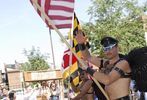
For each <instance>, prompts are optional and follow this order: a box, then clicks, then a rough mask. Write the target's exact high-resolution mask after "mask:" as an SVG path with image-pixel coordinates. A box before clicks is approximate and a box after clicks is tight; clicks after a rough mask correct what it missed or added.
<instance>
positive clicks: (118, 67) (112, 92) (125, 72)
mask: <svg viewBox="0 0 147 100" xmlns="http://www.w3.org/2000/svg"><path fill="white" fill-rule="evenodd" d="M76 40H77V42H78V44H79V48H80V50H81V52H82V56H83V58H84V60H86V61H89V62H91V63H93V64H94V65H96V66H98V67H100V66H101V65H103V68H101V70H100V71H94V70H93V69H91V68H90V67H87V66H85V67H83V69H85V70H86V71H87V72H88V73H89V74H90V75H91V76H93V77H94V78H95V79H96V80H98V81H99V82H101V83H103V84H104V85H105V91H106V93H107V94H108V96H109V98H110V100H130V98H129V86H130V80H131V79H130V75H131V74H130V72H131V69H130V66H129V64H128V62H127V61H126V60H124V59H120V56H119V47H118V41H117V40H116V39H115V38H112V37H104V38H103V39H102V40H101V45H102V47H103V51H104V55H105V59H107V60H105V59H103V58H100V57H96V56H91V55H90V53H89V52H88V49H87V47H86V46H85V44H84V43H85V41H86V38H85V37H84V36H83V34H82V31H79V32H78V34H77V36H76Z"/></svg>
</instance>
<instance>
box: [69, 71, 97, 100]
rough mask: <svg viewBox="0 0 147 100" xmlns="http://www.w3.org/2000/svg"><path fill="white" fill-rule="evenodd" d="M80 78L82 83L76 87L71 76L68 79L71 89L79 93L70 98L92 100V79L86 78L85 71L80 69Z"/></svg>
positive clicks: (73, 99)
mask: <svg viewBox="0 0 147 100" xmlns="http://www.w3.org/2000/svg"><path fill="white" fill-rule="evenodd" d="M80 79H81V80H82V83H81V84H80V85H79V86H78V87H76V86H75V85H74V83H73V81H72V77H71V79H70V81H71V87H72V89H73V91H74V92H75V93H78V92H79V94H78V95H77V96H75V97H74V98H72V99H71V100H94V91H93V87H92V84H93V81H92V80H91V79H89V78H88V74H87V73H86V71H84V70H82V71H81V72H80Z"/></svg>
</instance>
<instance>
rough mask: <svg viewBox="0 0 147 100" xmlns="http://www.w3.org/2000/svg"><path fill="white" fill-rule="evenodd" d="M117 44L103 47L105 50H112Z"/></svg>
mask: <svg viewBox="0 0 147 100" xmlns="http://www.w3.org/2000/svg"><path fill="white" fill-rule="evenodd" d="M115 46H116V44H112V45H110V46H107V47H103V50H104V51H109V50H111V49H112V48H113V47H115Z"/></svg>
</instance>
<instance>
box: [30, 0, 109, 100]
mask: <svg viewBox="0 0 147 100" xmlns="http://www.w3.org/2000/svg"><path fill="white" fill-rule="evenodd" d="M32 2H33V3H34V4H35V5H36V7H37V8H38V9H39V10H40V12H41V13H42V14H43V16H44V17H45V18H46V19H47V21H48V22H49V24H50V25H52V27H53V29H55V31H56V32H57V33H58V35H59V36H60V38H61V39H62V40H63V41H64V43H65V44H66V45H67V47H68V48H69V49H70V51H71V52H72V53H73V54H74V56H75V57H76V58H77V59H78V61H79V62H80V63H81V65H82V66H86V65H85V64H84V63H83V61H82V59H80V58H79V57H78V56H77V54H76V53H75V52H74V51H73V50H72V47H71V46H70V44H69V43H68V42H67V41H66V39H65V38H64V37H63V35H62V34H61V32H60V31H59V30H58V29H57V27H56V26H55V25H54V23H53V22H52V21H51V20H50V19H49V17H48V16H47V15H46V13H45V12H44V11H43V9H42V8H41V7H40V5H38V3H37V0H32ZM92 79H93V80H94V82H95V83H96V84H97V86H98V87H99V88H100V90H101V91H102V93H103V94H104V95H105V97H106V98H107V100H110V99H109V97H108V95H107V94H106V92H105V91H104V89H103V88H102V87H101V85H100V84H99V82H98V81H97V80H96V79H95V78H94V77H92Z"/></svg>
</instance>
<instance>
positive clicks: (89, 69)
mask: <svg viewBox="0 0 147 100" xmlns="http://www.w3.org/2000/svg"><path fill="white" fill-rule="evenodd" d="M86 71H87V73H89V74H90V75H91V76H93V74H94V73H95V70H93V69H92V68H90V67H88V68H87V70H86Z"/></svg>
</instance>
